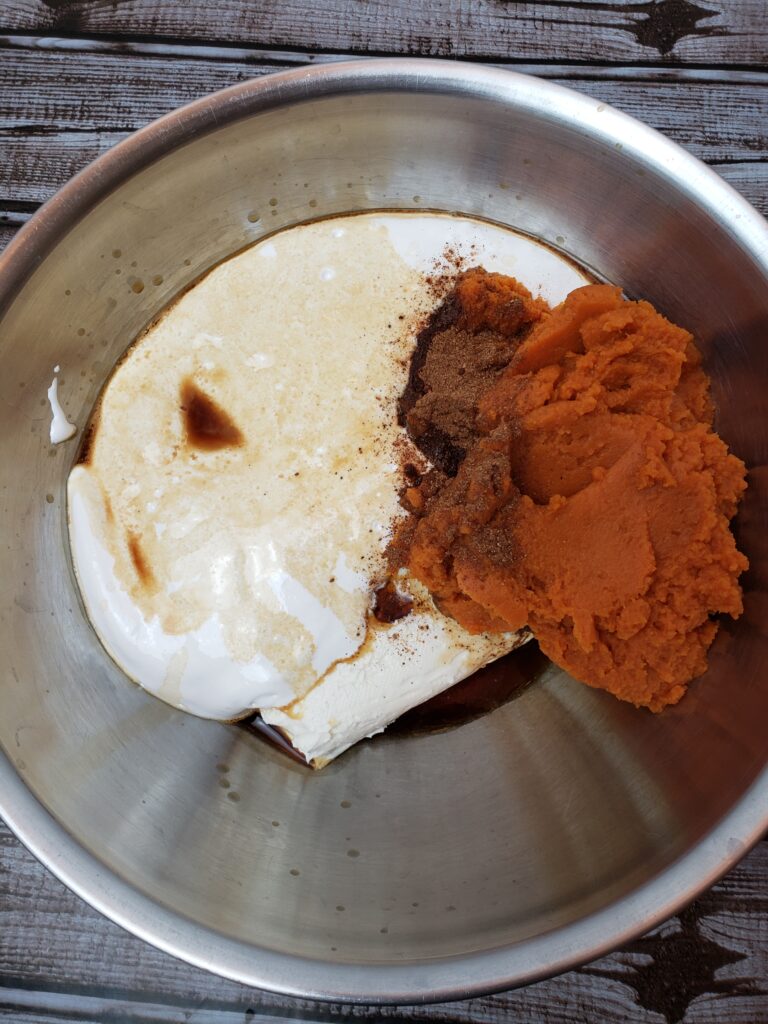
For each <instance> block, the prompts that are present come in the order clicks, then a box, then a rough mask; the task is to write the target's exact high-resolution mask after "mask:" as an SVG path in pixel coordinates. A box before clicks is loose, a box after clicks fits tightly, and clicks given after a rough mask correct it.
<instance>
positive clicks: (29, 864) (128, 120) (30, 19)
mask: <svg viewBox="0 0 768 1024" xmlns="http://www.w3.org/2000/svg"><path fill="white" fill-rule="evenodd" d="M382 53H384V54H407V55H415V54H419V55H422V56H442V57H450V58H459V59H478V60H482V61H485V62H489V63H492V64H495V65H499V66H513V67H514V68H516V69H518V70H522V71H525V72H529V73H534V74H539V75H542V76H543V77H546V78H549V79H551V80H554V81H557V82H561V83H562V84H565V85H570V86H572V87H574V88H577V89H580V90H582V91H583V92H586V93H588V94H589V95H591V96H593V97H595V98H597V99H599V100H601V101H604V102H607V103H612V104H614V105H615V106H617V107H619V108H620V109H623V110H626V111H627V112H629V113H631V114H633V115H635V116H637V117H639V118H640V119H641V120H644V121H646V122H647V123H650V124H652V125H654V126H655V127H657V128H659V129H661V130H662V131H664V132H665V133H666V134H668V135H669V136H670V137H672V138H674V139H675V140H676V141H678V142H680V143H681V144H683V145H684V146H686V147H687V148H688V149H689V150H690V151H691V152H693V153H695V154H696V155H697V156H699V157H701V158H703V159H705V160H707V161H709V162H710V164H712V165H713V166H714V167H715V169H716V170H717V171H718V172H719V173H720V174H721V175H723V177H725V178H726V179H727V180H728V181H730V182H731V184H733V185H734V186H735V187H736V188H737V189H738V190H740V191H741V192H742V194H744V195H745V196H746V197H747V198H748V199H749V200H750V201H751V202H752V203H753V204H754V205H755V206H757V208H758V209H760V210H761V211H762V212H763V213H768V97H767V95H766V86H768V3H766V2H765V0H613V2H608V0H543V2H536V3H533V2H528V3H525V2H514V0H323V2H321V3H319V4H310V3H307V2H306V0H280V2H278V0H227V2H225V3H220V2H212V0H186V2H185V3H180V2H178V0H4V2H0V250H1V249H2V248H3V247H4V246H5V245H6V244H7V242H8V241H9V240H10V239H11V238H12V237H13V235H14V234H15V232H16V231H17V230H18V229H19V227H20V226H21V225H22V224H23V223H24V222H25V221H26V220H27V219H28V218H29V216H30V215H31V213H32V212H33V211H34V209H35V208H36V207H37V205H38V204H39V203H40V202H42V201H44V200H45V199H47V198H48V197H49V196H50V195H51V194H52V192H53V191H55V189H56V188H58V187H59V186H60V185H61V184H63V183H64V181H66V180H67V179H68V178H70V177H71V176H72V174H74V173H75V172H76V171H77V170H79V169H80V168H81V167H82V166H84V165H85V164H86V163H88V162H89V161H90V160H92V159H93V158H94V157H95V156H97V155H99V154H100V153H102V152H104V151H105V150H106V149H108V148H109V147H110V146H112V145H114V144H115V143H116V142H118V141H119V140H120V139H122V138H124V137H125V135H126V134H127V133H129V132H131V131H133V130H134V129H136V128H138V127H141V126H142V125H143V124H145V123H147V122H148V121H150V120H152V119H154V118H155V117H157V116H159V115H161V114H162V113H165V112H166V111H168V110H170V109H173V108H174V107H177V106H179V105H180V104H182V103H186V102H188V101H189V100H192V99H196V98H197V97H199V96H201V95H204V94H206V93H209V92H211V91H213V90H216V89H219V88H223V87H226V86H228V85H232V84H235V83H236V82H240V81H243V80H245V79H246V78H249V77H254V76H261V75H264V74H267V73H270V72H272V71H275V70H279V69H282V68H291V67H302V66H307V65H311V64H313V63H324V62H331V61H336V60H340V59H346V58H348V57H349V56H371V55H376V54H382ZM767 893H768V842H766V841H764V842H762V843H761V844H759V845H758V846H757V848H756V849H755V850H754V851H753V852H752V853H751V854H750V855H749V856H748V857H747V858H746V859H745V860H744V861H743V862H742V863H741V864H740V865H738V866H737V867H736V868H735V869H734V870H733V871H732V872H731V873H730V874H729V875H728V876H727V878H725V879H724V880H723V881H722V882H720V883H719V884H718V885H716V886H715V887H714V888H713V889H712V890H710V891H709V892H708V893H706V894H705V895H704V896H702V897H701V899H699V900H698V901H697V902H696V903H695V904H694V905H693V906H691V907H689V908H687V909H686V910H685V911H683V912H681V913H680V914H679V915H678V916H676V917H674V918H672V919H671V920H670V921H667V922H665V923H664V925H662V926H661V927H660V928H658V929H656V930H655V931H654V932H652V933H651V934H650V935H647V936H644V937H642V938H640V939H638V940H636V941H635V942H633V943H630V944H629V945H628V946H626V947H625V948H624V949H622V950H618V951H617V952H615V953H614V954H612V955H611V956H607V957H604V958H602V959H601V960H599V961H596V962H595V963H593V964H590V965H587V966H585V967H583V968H581V969H580V970H578V971H572V972H570V973H569V974H566V975H563V976H562V977H560V978H556V979H553V980H550V981H546V982H542V983H540V984H538V985H534V986H531V987H529V988H526V989H524V990H521V991H517V992H511V993H505V994H502V995H497V996H489V997H486V998H482V999H474V1000H470V1001H468V1002H463V1003H450V1004H442V1005H439V1006H432V1007H386V1008H376V1007H370V1006H369V1007H366V1006H363V1007H349V1006H341V1005H337V1004H321V1003H316V1002H312V1001H308V1000H295V999H288V998H284V997H280V996H275V995H271V994H269V993H263V992H257V991H254V990H251V989H248V988H245V987H244V986H241V985H238V984H236V983H234V982H229V981H226V980H224V979H221V978H217V977H214V976H212V975H208V974H206V973H204V972H202V971H199V970H196V969H194V968H191V967H188V966H186V965H185V964H182V963H180V962H178V961H175V960H173V959H171V958H170V957H168V956H166V955H165V954H163V953H160V952H159V951H157V950H155V949H154V948H152V947H150V946H147V945H145V944H144V943H142V942H140V941H139V940H137V939H134V938H133V937H131V936H129V935H127V934H126V933H125V932H123V931H121V930H120V929H119V928H117V927H116V926H115V925H113V924H111V923H110V922H108V921H107V920H105V919H104V918H102V917H101V916H100V915H99V914H97V913H96V912H95V911H92V910H91V909H90V908H88V907H87V906H86V905H85V904H84V903H82V902H81V901H80V900H79V899H78V898H77V897H75V896H74V895H73V894H71V893H70V892H69V891H68V890H66V889H65V888H64V887H63V886H62V885H61V884H60V883H59V882H57V881H56V880H55V879H54V878H53V877H52V876H51V875H50V874H49V873H48V872H47V871H46V870H45V869H43V868H42V867H41V866H40V865H39V864H38V863H37V862H36V861H35V860H34V859H33V858H32V857H31V856H30V855H29V854H28V853H27V851H26V850H25V849H24V848H23V847H22V846H21V845H20V844H19V843H18V842H17V841H16V840H15V839H14V838H13V837H12V836H11V834H10V833H9V832H8V830H7V829H6V828H5V826H4V825H3V824H2V822H0V1021H2V1022H3V1024H6V1022H8V1024H11V1022H12V1024H64V1022H68V1024H73V1022H79V1024H97V1022H98V1024H104V1022H107V1024H134V1022H141V1024H177V1022H178V1024H181V1022H185V1024H235V1022H245V1024H247V1022H257V1024H259V1022H260V1024H266V1022H267V1021H269V1022H272V1024H283V1022H287V1021H289V1020H297V1019H299V1020H305V1021H317V1022H318V1024H328V1022H331V1021H382V1022H385V1021H392V1022H403V1024H404V1022H406V1021H414V1022H416V1021H423V1022H428V1021H432V1022H436V1024H502V1022H508V1021H514V1022H520V1024H620V1022H621V1024H624V1022H629V1024H678V1022H683V1024H768V895H766V894H767Z"/></svg>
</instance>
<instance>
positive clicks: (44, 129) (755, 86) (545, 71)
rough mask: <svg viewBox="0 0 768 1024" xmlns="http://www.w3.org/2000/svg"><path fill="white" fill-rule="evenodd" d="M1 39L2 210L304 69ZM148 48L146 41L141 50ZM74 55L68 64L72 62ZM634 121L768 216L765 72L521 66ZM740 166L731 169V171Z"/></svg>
mask: <svg viewBox="0 0 768 1024" xmlns="http://www.w3.org/2000/svg"><path fill="white" fill-rule="evenodd" d="M78 45H79V46H80V49H75V48H74V46H75V44H74V42H73V41H63V40H48V41H46V46H45V47H42V46H40V45H39V44H38V41H37V40H33V39H32V40H31V39H29V37H26V38H24V39H23V40H22V39H19V38H18V37H14V38H12V39H9V38H6V39H5V40H4V41H3V40H0V205H2V204H3V202H6V201H13V202H21V203H39V202H42V201H44V200H45V199H47V198H48V197H49V196H50V195H51V194H52V193H53V192H54V191H55V190H56V189H57V188H58V187H59V186H60V185H62V184H63V183H64V182H65V181H67V180H68V179H69V178H70V177H71V176H72V175H73V174H74V173H75V172H76V171H78V170H80V168H82V167H83V166H85V164H87V163H88V162H89V161H91V160H93V159H94V158H95V157H96V156H98V155H99V154H100V153H103V152H105V151H106V150H107V149H108V148H109V147H110V146H112V145H114V143H115V142H117V141H119V139H121V138H123V137H124V136H125V135H126V134H127V133H129V132H131V131H134V130H135V129H137V128H140V127H142V126H143V125H144V124H146V123H147V122H149V121H151V120H153V119H154V118H156V117H159V116H160V115H161V114H164V113H167V112H168V111H169V110H172V109H174V108H175V107H178V106H180V105H182V104H184V103H188V102H190V101H191V100H194V99H197V98H199V97H200V96H203V95H206V94H207V93H210V92H213V91H215V90H217V89H222V88H225V87H227V86H229V85H233V84H236V83H237V82H242V81H244V80H246V79H248V78H252V77H258V76H262V75H265V74H268V73H270V72H272V71H274V70H276V69H281V68H289V67H295V66H299V65H301V64H306V63H307V62H308V59H309V56H310V55H308V54H302V53H293V54H289V53H282V54H281V55H280V60H279V61H272V62H271V63H266V62H265V59H264V54H263V53H262V52H256V53H255V54H249V53H248V52H247V51H241V52H240V53H239V55H238V58H237V59H236V60H232V59H230V58H229V56H228V55H226V51H225V53H224V54H222V53H221V51H219V50H216V51H215V59H210V60H209V59H207V58H206V57H205V56H204V55H203V54H204V52H205V50H204V48H199V47H198V48H194V54H193V55H190V54H189V53H188V52H187V51H188V50H189V48H188V47H176V48H175V49H174V50H173V52H171V53H169V52H165V51H163V52H158V49H157V48H155V50H154V51H152V52H149V53H133V52H131V53H130V54H125V53H122V52H117V51H116V50H115V46H114V44H101V45H100V46H99V47H98V48H97V49H96V50H94V49H93V48H92V47H91V46H89V45H87V44H84V43H82V42H80V43H79V44H78ZM145 45H146V44H145ZM75 54H76V59H75V57H74V55H75ZM524 67H525V70H526V71H535V72H537V73H539V74H540V75H543V76H544V77H547V78H549V79H550V80H552V81H555V82H558V83H560V84H562V85H567V86H571V87H573V88H577V89H579V90H581V91H582V92H585V93H587V94H588V95H591V96H593V97H594V98H596V99H599V100H601V101H604V102H606V103H610V104H612V105H614V106H616V107H618V108H619V109H621V110H624V111H626V112H627V113H629V114H632V115H633V116H635V117H639V118H641V119H643V120H645V121H647V122H648V123H650V124H651V125H652V126H653V127H655V128H658V129H659V130H660V131H663V132H665V133H666V134H667V135H669V136H670V138H673V139H675V141H677V142H679V143H681V144H682V145H684V146H686V148H687V149H689V150H690V151H691V152H692V153H694V154H695V155H696V156H698V157H700V158H701V159H704V160H707V161H709V162H710V163H712V164H714V165H716V167H717V169H718V170H721V172H725V174H726V176H727V177H729V180H731V181H732V182H734V183H735V184H736V187H737V188H740V189H741V190H742V191H743V192H744V193H745V194H746V195H747V197H748V198H749V199H750V200H751V201H752V202H756V204H757V205H758V208H759V209H761V210H762V211H763V212H766V205H765V198H766V197H765V192H764V189H763V188H762V186H763V184H764V182H765V172H764V169H763V168H764V165H763V164H761V161H768V117H766V113H765V112H766V109H768V72H734V71H716V72H712V71H706V70H705V71H694V70H691V69H688V70H685V71H682V72H680V71H677V72H676V71H672V70H667V71H665V72H658V71H655V70H653V69H644V68H630V69H626V68H625V69H621V70H620V71H617V70H614V69H611V68H608V67H598V68H569V67H566V66H563V65H542V66H536V65H525V66H524ZM734 163H738V164H739V165H740V167H739V168H738V170H732V171H731V170H729V169H728V165H729V164H734Z"/></svg>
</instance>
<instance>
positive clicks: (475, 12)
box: [0, 0, 768, 65]
mask: <svg viewBox="0 0 768 1024" xmlns="http://www.w3.org/2000/svg"><path fill="white" fill-rule="evenodd" d="M0 29H2V30H8V31H17V32H19V31H24V32H46V33H50V32H56V33H67V34H76V35H86V34H97V35H110V36H117V37H122V36H129V37H136V36H153V37H156V38H172V39H196V40H203V41H206V40H214V39H215V40H217V41H220V42H232V43H237V44H240V43H243V42H247V43H254V44H264V43H268V44H269V45H270V46H283V47H286V48H289V49H311V50H344V51H348V52H353V53H379V54H420V55H421V56H431V57H474V58H478V57H482V58H487V59H499V58H501V59H504V60H524V61H530V60H552V59H553V58H554V59H558V60H561V61H571V60H573V61H579V62H581V61H599V62H604V61H616V62H622V63H632V62H637V61H641V62H648V61H651V62H653V61H659V60H663V59H674V60H677V61H685V62H697V63H707V64H710V65H711V64H718V63H730V64H738V65H746V64H749V65H759V64H763V63H765V62H766V54H767V53H768V8H767V7H766V4H765V3H764V2H763V0H696V2H692V0H658V2H654V0H648V2H642V0H640V2H638V0H602V2H601V0H549V2H547V0H543V2H528V3H523V2H516V0H430V2H429V3H414V2H412V0H323V3H317V4H312V3H306V2H304V0H282V2H280V3H276V2H274V0H239V2H238V3H236V4H234V3H207V2H206V0H186V2H184V3H179V2H178V0H121V2H120V3H103V2H101V0H70V2H66V0H65V2H61V0H55V2H54V0H6V2H5V3H4V4H3V5H2V8H1V9H0Z"/></svg>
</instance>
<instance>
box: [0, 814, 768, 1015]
mask: <svg viewBox="0 0 768 1024" xmlns="http://www.w3.org/2000/svg"><path fill="white" fill-rule="evenodd" d="M766 879H768V842H762V843H760V844H758V846H757V847H756V848H755V850H753V851H752V853H751V854H749V855H748V856H747V857H746V858H745V859H744V860H743V861H742V862H741V864H739V865H738V866H737V867H736V868H735V869H734V870H733V871H732V872H731V873H730V874H729V875H728V876H727V877H726V878H724V879H723V880H722V881H721V882H720V883H718V884H717V885H716V886H715V887H714V888H713V889H712V890H711V891H710V892H708V893H707V894H705V895H704V896H703V897H702V898H701V899H700V900H699V901H698V902H697V903H696V904H694V906H693V907H692V908H689V909H688V910H686V911H684V912H683V913H682V914H680V915H679V916H678V917H676V918H673V919H671V920H670V921H668V922H666V923H665V924H664V925H663V926H662V927H661V928H658V929H656V930H655V931H654V932H652V933H651V934H650V935H649V936H646V937H644V938H642V939H639V940H637V941H636V942H635V943H631V944H630V945H629V946H627V947H626V948H625V949H623V950H619V951H617V952H616V953H614V954H612V955H611V956H607V957H603V958H602V959H601V960H598V961H596V962H595V963H593V964H591V965H588V966H586V967H584V968H582V969H581V970H579V971H572V972H570V973H569V974H566V975H563V976H562V977H560V978H555V979H552V980H550V981H546V982H541V983H539V984H538V985H532V986H530V987H528V988H526V989H522V990H518V991H516V992H509V993H504V994H502V995H496V996H488V997H485V998H482V999H472V1000H469V1001H467V1002H461V1003H446V1004H441V1005H439V1006H437V1007H379V1008H376V1007H343V1006H341V1005H338V1004H323V1003H316V1002H313V1001H310V1000H297V999H288V998H286V997H281V996H275V995H271V994H269V993H264V992H257V991H255V990H252V989H248V988H246V987H244V986H242V985H238V984H236V983H235V982H230V981H226V980H224V979H221V978H217V977H214V976H212V975H208V974H206V973H205V972H203V971H200V970H197V969H196V968H193V967H188V966H187V965H185V964H182V963H181V962H179V961H176V960H173V959H172V958H171V957H169V956H167V955H166V954H164V953H161V952H159V951H158V950H155V949H153V948H152V947H151V946H148V945H146V944H145V943H142V942H140V941H139V940H138V939H134V938H133V937H131V936H129V935H127V934H126V933H125V932H123V931H121V929H119V928H118V927H117V926H116V925H113V924H112V923H111V922H109V921H107V920H106V919H105V918H103V917H101V916H100V915H99V914H97V913H96V912H95V911H93V910H91V909H90V908H89V907H87V906H86V905H85V904H84V903H82V901H80V900H79V899H78V898H77V897H76V896H74V895H73V894H72V893H70V892H69V891H68V890H67V889H66V888H65V887H64V886H63V885H61V883H60V882H58V881H57V880H56V879H54V878H53V876H52V875H50V874H49V873H48V872H47V871H46V870H45V869H44V868H43V867H42V866H41V865H40V864H38V863H37V862H36V861H35V860H34V858H33V857H32V856H31V855H30V854H29V853H28V852H27V851H26V850H25V849H24V848H23V847H22V846H21V844H20V843H18V842H17V841H16V840H15V838H14V837H13V836H12V835H11V833H10V832H9V831H8V829H7V828H6V827H5V826H4V825H3V824H2V822H0V1019H3V1015H5V1017H6V1019H8V1020H23V1021H27V1022H29V1021H33V1020H35V1021H36V1020H38V1019H39V1020H47V1021H49V1022H52V1021H58V1020H64V1019H69V1020H71V1019H72V1017H71V1014H72V1012H74V1011H77V1012H78V1013H80V1014H82V1017H77V1018H76V1019H78V1020H81V1019H82V1020H88V1019H91V1018H92V1019H94V1020H98V1021H113V1020H114V1021H118V1020H120V1021H133V1020H137V1021H147V1022H150V1024H156V1022H157V1024H166V1022H168V1024H171V1022H173V1024H175V1022H176V1021H189V1020H191V1021H193V1022H197V1024H209V1022H210V1024H214V1022H215V1024H219V1022H220V1024H228V1021H229V1020H233V1021H234V1020H237V1019H240V1020H242V1019H243V1017H245V1019H246V1020H252V1019H254V1017H255V1015H259V1016H264V1018H265V1019H272V1016H273V1015H277V1016H278V1018H279V1017H280V1016H281V1015H283V1016H285V1017H293V1018H295V1017H297V1016H298V1017H299V1018H300V1019H305V1020H317V1021H322V1022H325V1021H329V1020H338V1019H343V1020H344V1019H347V1020H348V1019H355V1020H390V1021H401V1022H404V1021H409V1020H410V1021H419V1020H424V1021H427V1020H432V1021H436V1022H442V1024H460V1022H461V1024H464V1022H467V1024H469V1022H471V1024H500V1022H502V1021H507V1020H521V1021H536V1022H544V1024H547V1022H553V1024H554V1022H558V1024H577V1022H579V1024H582V1022H584V1021H589V1022H590V1024H603V1022H604V1024H616V1022H619V1021H621V1022H625V1021H632V1022H633V1024H635V1022H636V1024H668V1021H667V1018H666V1017H665V1006H668V1000H669V998H670V992H672V993H673V995H674V1000H675V1005H676V1006H678V1007H679V1008H680V1010H681V1013H680V1019H684V1020H685V1021H686V1022H687V1024H699V1022H702V1024H703V1022H704V1021H706V1022H707V1024H715V1022H717V1024H722V1022H724V1021H729V1022H730V1021H743V1022H744V1024H747V1021H748V1022H749V1024H757V1022H758V1021H762V1020H768V1002H767V1001H766V993H768V955H767V954H766V951H767V950H768V898H767V897H766V895H765V891H766ZM139 993H140V996H139ZM249 1011H250V1013H249ZM217 1013H219V1014H221V1016H215V1014H217ZM14 1014H15V1015H16V1016H14ZM35 1014H37V1015H38V1016H35ZM88 1014H90V1015H91V1017H89V1016H88ZM238 1014H239V1015H240V1016H239V1018H238V1016H237V1015H238ZM750 1014H751V1016H750ZM68 1015H69V1016H68ZM233 1015H234V1016H233Z"/></svg>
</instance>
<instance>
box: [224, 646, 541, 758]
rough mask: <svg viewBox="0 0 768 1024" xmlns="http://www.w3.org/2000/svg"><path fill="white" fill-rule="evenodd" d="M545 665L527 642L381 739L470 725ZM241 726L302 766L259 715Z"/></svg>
mask: <svg viewBox="0 0 768 1024" xmlns="http://www.w3.org/2000/svg"><path fill="white" fill-rule="evenodd" d="M547 665H549V659H548V658H547V657H545V655H543V654H542V653H541V651H540V650H539V645H538V644H537V643H536V641H535V640H529V641H528V643H527V644H523V646H522V647H518V648H517V650H515V651H512V652H511V653H510V654H507V655H505V656H504V657H503V658H499V659H498V661H494V662H491V664H490V665H486V666H485V668H481V669H480V671H479V672H475V674H474V675H471V676H469V677H468V678H467V679H464V680H462V682H460V683H457V684H456V685H455V686H452V687H451V688H450V689H448V690H445V691H444V692H443V693H439V694H438V695H437V696H436V697H432V699H431V700H428V701H425V702H424V703H423V704H419V705H418V707H415V708H411V710H410V711H406V713H405V714H404V715H401V716H400V718H398V719H397V720H396V721H394V722H393V723H392V724H391V725H389V726H388V727H387V729H386V732H385V733H384V738H386V737H392V736H394V737H403V736H424V735H427V734H429V733H433V732H443V731H444V730H446V729H455V728H457V727H458V726H460V725H465V724H466V723H467V722H473V721H474V720H475V719H476V718H480V717H481V716H482V715H486V714H488V713H489V712H491V711H495V710H496V708H500V707H501V706H502V705H503V704H506V703H508V702H509V701H510V700H512V699H513V698H514V697H517V696H518V695H519V694H520V693H522V691H523V690H525V689H526V688H527V687H528V686H530V684H531V683H533V682H534V681H535V680H536V679H538V678H539V676H540V675H541V674H542V673H543V672H544V670H545V669H546V667H547ZM243 727H244V728H246V729H247V730H248V731H249V732H253V733H256V734H257V735H258V736H261V737H262V738H263V739H266V740H267V741H268V742H270V743H272V744H273V745H274V746H276V747H278V748H279V749H280V750H281V751H282V752H283V753H285V754H288V755H289V756H290V757H292V758H293V759H294V760H296V761H301V762H302V763H304V758H303V757H302V756H301V755H300V754H298V753H297V752H296V751H295V750H294V749H293V747H292V746H291V744H290V743H289V742H288V741H287V740H286V739H285V737H284V736H283V735H282V733H281V732H280V731H279V730H278V729H275V728H274V727H273V726H271V725H267V724H266V723H265V722H262V720H261V718H259V716H258V715H256V716H255V718H253V719H251V720H249V721H248V722H245V723H243ZM378 739H379V737H376V740H378ZM376 740H374V742H376Z"/></svg>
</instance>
